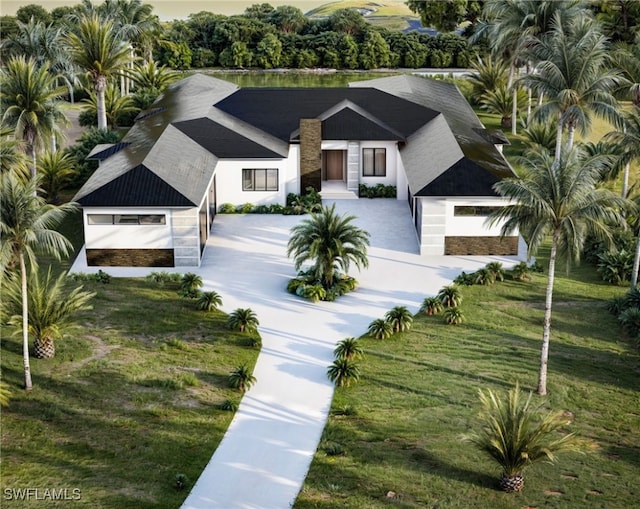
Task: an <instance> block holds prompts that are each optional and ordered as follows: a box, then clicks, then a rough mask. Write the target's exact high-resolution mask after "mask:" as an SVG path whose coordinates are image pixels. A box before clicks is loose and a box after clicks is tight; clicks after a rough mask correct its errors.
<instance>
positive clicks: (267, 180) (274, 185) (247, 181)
mask: <svg viewBox="0 0 640 509" xmlns="http://www.w3.org/2000/svg"><path fill="white" fill-rule="evenodd" d="M242 190H243V191H277V190H278V169H277V168H264V169H263V168H260V169H244V170H242Z"/></svg>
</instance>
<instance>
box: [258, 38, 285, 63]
mask: <svg viewBox="0 0 640 509" xmlns="http://www.w3.org/2000/svg"><path fill="white" fill-rule="evenodd" d="M281 56H282V43H281V42H280V40H279V39H278V38H277V37H276V36H275V35H274V34H267V35H265V36H264V38H263V39H262V40H261V41H260V42H259V43H258V46H257V47H256V58H255V61H256V63H257V64H258V65H259V66H260V67H262V68H263V69H272V68H274V67H278V66H279V65H280V58H281Z"/></svg>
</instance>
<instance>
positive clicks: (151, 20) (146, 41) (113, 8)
mask: <svg viewBox="0 0 640 509" xmlns="http://www.w3.org/2000/svg"><path fill="white" fill-rule="evenodd" d="M100 7H101V9H102V11H103V12H104V14H105V15H106V17H107V18H109V19H112V20H113V21H114V28H115V30H116V31H117V33H118V36H119V37H121V38H122V39H124V40H126V41H128V42H129V43H130V44H131V45H132V47H133V48H134V49H136V50H137V53H138V55H142V56H143V58H144V60H145V62H149V61H153V57H152V54H151V52H152V49H153V45H154V35H156V34H157V33H158V32H159V31H160V30H161V29H162V26H161V25H160V20H159V19H158V17H157V16H155V15H154V14H153V6H152V5H151V4H145V3H142V1H141V0H105V1H104V3H103V4H102V5H101V6H100Z"/></svg>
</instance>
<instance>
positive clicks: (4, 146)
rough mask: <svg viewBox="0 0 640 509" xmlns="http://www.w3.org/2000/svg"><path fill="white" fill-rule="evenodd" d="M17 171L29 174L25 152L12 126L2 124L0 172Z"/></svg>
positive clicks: (0, 132)
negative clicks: (21, 148)
mask: <svg viewBox="0 0 640 509" xmlns="http://www.w3.org/2000/svg"><path fill="white" fill-rule="evenodd" d="M9 171H15V172H19V173H25V175H26V176H27V177H28V176H29V167H28V165H27V159H26V157H25V153H24V152H22V151H21V150H20V142H19V141H17V140H16V139H15V137H14V131H13V129H12V128H10V127H8V126H6V125H4V124H3V123H2V124H0V173H7V172H9Z"/></svg>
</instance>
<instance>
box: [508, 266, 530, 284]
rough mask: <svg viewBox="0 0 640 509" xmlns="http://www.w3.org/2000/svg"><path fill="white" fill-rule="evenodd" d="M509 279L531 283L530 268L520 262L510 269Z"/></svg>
mask: <svg viewBox="0 0 640 509" xmlns="http://www.w3.org/2000/svg"><path fill="white" fill-rule="evenodd" d="M511 277H512V278H513V279H515V280H516V281H531V268H530V267H529V266H528V265H527V262H520V263H517V264H516V265H514V266H513V268H512V269H511Z"/></svg>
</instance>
